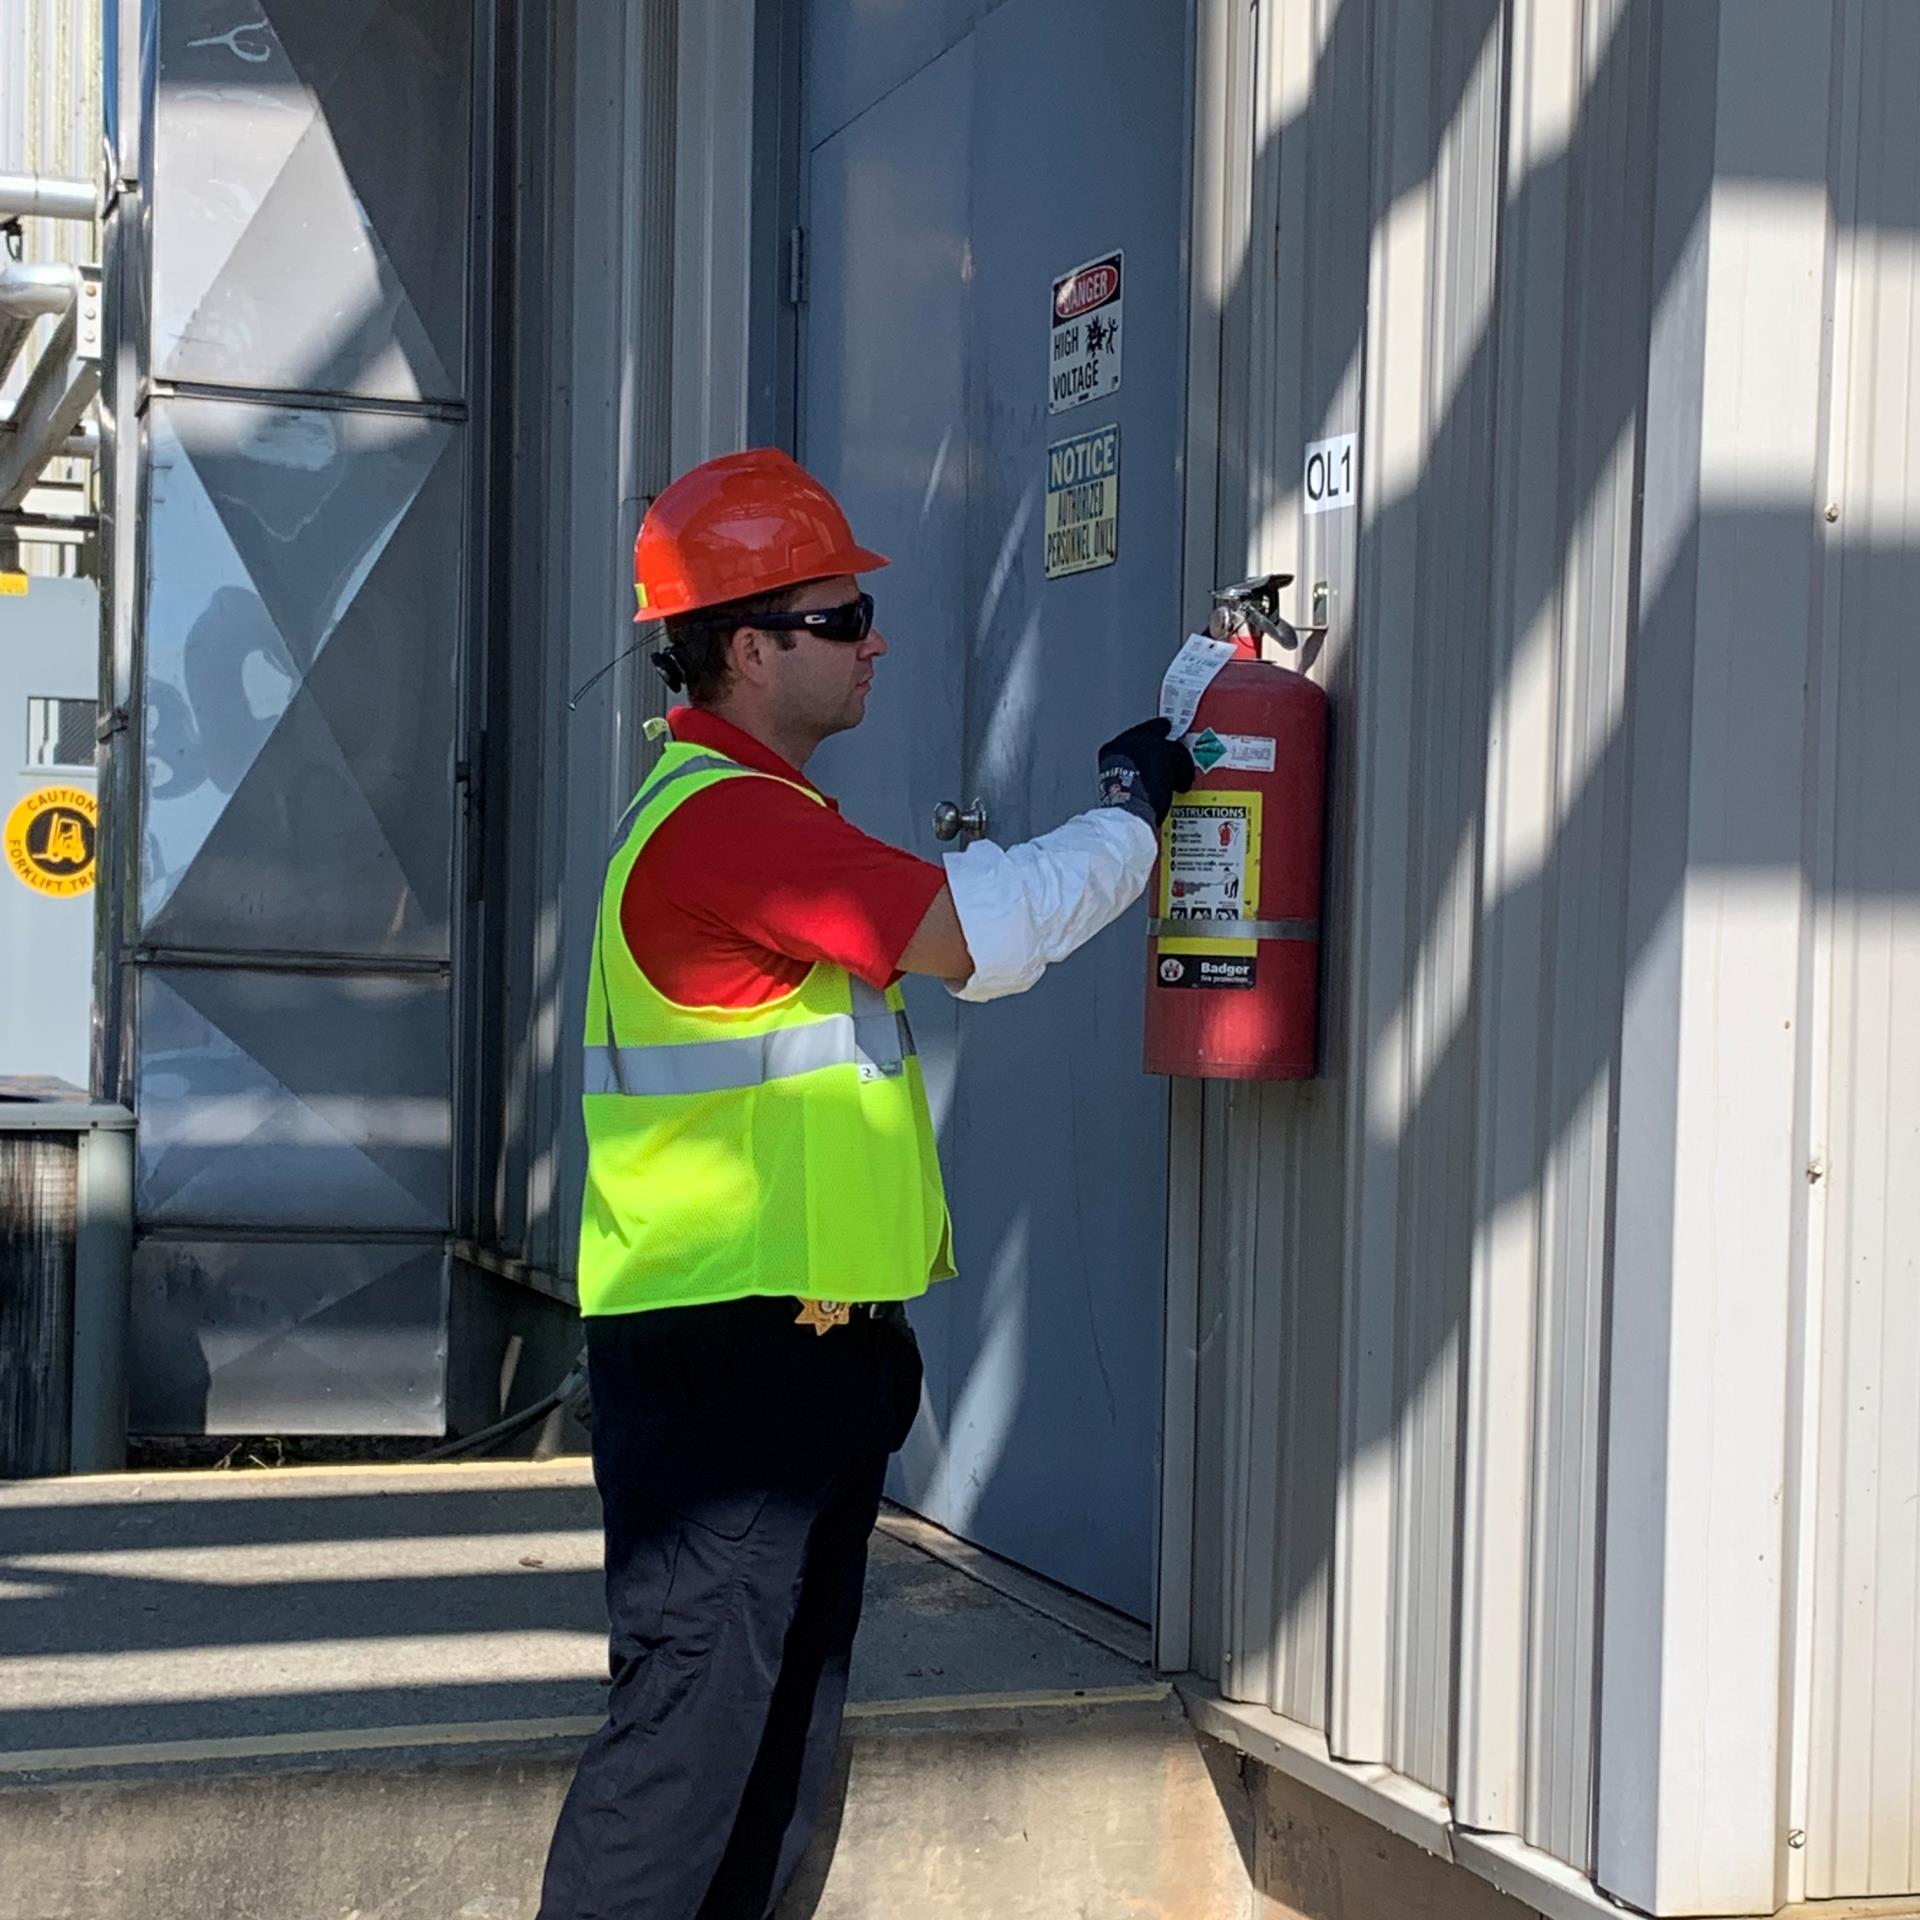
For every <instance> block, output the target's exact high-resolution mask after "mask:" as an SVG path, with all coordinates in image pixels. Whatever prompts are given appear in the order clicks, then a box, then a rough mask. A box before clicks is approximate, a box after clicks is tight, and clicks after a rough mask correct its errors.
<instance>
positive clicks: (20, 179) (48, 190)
mask: <svg viewBox="0 0 1920 1920" xmlns="http://www.w3.org/2000/svg"><path fill="white" fill-rule="evenodd" d="M99 210H100V196H99V194H98V193H97V192H96V191H95V189H94V185H93V182H92V181H91V180H54V179H50V178H48V177H47V176H46V175H45V174H38V173H0V220H10V219H12V218H14V217H15V216H16V215H25V216H26V217H27V218H28V219H32V220H88V221H90V220H92V219H93V217H94V215H95V214H96V213H98V212H99Z"/></svg>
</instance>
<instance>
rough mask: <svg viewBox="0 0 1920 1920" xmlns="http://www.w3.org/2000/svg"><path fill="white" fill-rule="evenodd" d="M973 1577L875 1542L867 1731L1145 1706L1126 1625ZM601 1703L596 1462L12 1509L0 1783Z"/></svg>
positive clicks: (49, 1491) (347, 1472)
mask: <svg viewBox="0 0 1920 1920" xmlns="http://www.w3.org/2000/svg"><path fill="white" fill-rule="evenodd" d="M916 1540H918V1541H924V1542H925V1543H926V1545H927V1546H929V1547H931V1548H933V1549H934V1551H932V1552H930V1551H927V1550H925V1549H924V1548H923V1547H922V1546H920V1545H916V1544H913V1542H915V1541H916ZM936 1552H937V1553H940V1554H942V1555H944V1556H945V1557H944V1558H936V1557H935V1553H936ZM967 1557H968V1550H967V1549H965V1548H964V1547H962V1546H961V1545H960V1544H959V1543H958V1542H952V1541H949V1540H948V1539H947V1537H946V1536H943V1535H939V1534H937V1533H936V1532H935V1530H934V1529H932V1528H928V1527H925V1526H924V1525H922V1524H921V1523H917V1522H914V1521H912V1520H910V1519H908V1518H907V1517H905V1516H900V1517H899V1518H897V1519H890V1520H889V1521H888V1522H886V1523H883V1529H882V1531H880V1532H879V1533H878V1534H876V1536H875V1539H874V1545H873V1553H872V1562H871V1571H870V1573H869V1576H868V1595H867V1610H866V1617H865V1623H864V1625H863V1627H862V1630H861V1637H860V1643H859V1649H858V1655H857V1658H856V1660H855V1663H854V1673H853V1684H852V1699H853V1702H854V1703H855V1705H856V1706H864V1705H872V1704H874V1703H877V1702H880V1701H889V1702H895V1703H898V1702H901V1701H907V1700H919V1699H946V1698H952V1697H954V1696H983V1695H995V1694H1004V1693H1029V1692H1032V1691H1035V1690H1036V1689H1037V1690H1043V1691H1050V1692H1065V1693H1068V1694H1071V1693H1072V1692H1074V1691H1075V1690H1086V1689H1092V1690H1096V1691H1097V1690H1107V1689H1113V1688H1128V1687H1139V1686H1140V1685H1142V1684H1143V1683H1144V1682H1146V1681H1148V1679H1149V1676H1148V1675H1147V1674H1146V1673H1145V1672H1144V1670H1143V1664H1142V1663H1143V1661H1144V1659H1145V1655H1146V1646H1145V1635H1144V1632H1143V1631H1142V1630H1141V1629H1139V1628H1137V1627H1135V1626H1134V1624H1133V1623H1132V1622H1128V1621H1123V1620H1121V1619H1119V1618H1118V1616H1115V1615H1110V1614H1106V1613H1104V1612H1103V1610H1101V1609H1098V1608H1095V1607H1092V1606H1091V1605H1090V1604H1089V1603H1087V1602H1084V1601H1080V1600H1078V1599H1076V1598H1075V1597H1074V1596H1072V1595H1069V1594H1065V1593H1063V1592H1060V1591H1059V1590H1058V1589H1053V1588H1050V1587H1048V1586H1047V1585H1046V1583H1043V1582H1039V1581H1034V1580H1032V1579H1031V1577H1030V1576H1028V1577H1027V1578H1026V1579H1025V1581H1024V1582H1023V1585H1024V1588H1025V1590H1026V1591H1027V1593H1028V1594H1029V1595H1040V1596H1049V1597H1051V1600H1052V1602H1053V1604H1054V1605H1056V1606H1057V1607H1058V1608H1059V1609H1060V1610H1062V1611H1066V1610H1071V1612H1072V1615H1073V1617H1075V1618H1078V1619H1079V1620H1080V1621H1081V1622H1082V1624H1083V1626H1084V1628H1085V1631H1076V1630H1075V1629H1074V1628H1073V1627H1071V1626H1068V1625H1066V1624H1063V1622H1062V1621H1061V1620H1060V1619H1051V1618H1048V1617H1047V1615H1046V1614H1045V1613H1043V1612H1039V1611H1036V1610H1035V1608H1034V1606H1033V1605H1031V1604H1022V1603H1021V1602H1020V1601H1017V1600H1015V1599H1013V1598H1012V1597H1010V1595H1009V1594H1008V1593H1006V1592H1000V1591H996V1590H995V1589H994V1587H992V1586H988V1585H985V1584H982V1582H981V1580H979V1579H977V1578H972V1577H969V1575H968V1574H967V1573H966V1572H963V1571H961V1570H960V1565H957V1564H954V1563H955V1562H959V1563H961V1564H964V1563H965V1561H966V1559H967ZM973 1558H974V1559H975V1560H977V1562H978V1563H979V1565H980V1567H981V1568H982V1570H986V1569H987V1568H988V1567H989V1566H990V1565H992V1564H994V1563H990V1562H989V1561H988V1560H987V1557H986V1556H973ZM989 1577H994V1576H993V1575H991V1574H990V1575H989ZM998 1577H999V1578H1000V1580H1001V1581H1002V1582H1003V1583H1008V1582H1011V1581H1013V1580H1016V1579H1019V1578H1020V1576H1018V1575H1016V1574H1015V1573H1014V1572H1013V1570H1011V1569H1001V1570H1000V1571H999V1574H998ZM1046 1603H1047V1600H1046V1599H1045V1598H1043V1600H1042V1604H1046ZM1089 1634H1098V1635H1100V1636H1101V1638H1103V1639H1105V1640H1106V1641H1107V1642H1108V1644H1106V1645H1102V1644H1100V1641H1099V1640H1098V1639H1095V1638H1091V1637H1089ZM1122 1648H1128V1649H1129V1650H1130V1651H1131V1653H1132V1655H1133V1657H1128V1653H1127V1652H1125V1651H1121V1650H1120V1649H1122ZM605 1679H606V1614H605V1611H604V1608H603V1606H602V1602H601V1597H600V1535H599V1503H598V1500H597V1499H596V1497H595V1495H594V1491H593V1484H592V1480H591V1477H590V1474H589V1472H588V1469H587V1467H586V1464H585V1462H583V1461H558V1462H555V1463H553V1464H550V1465H545V1466H536V1465H529V1464H525V1463H506V1464H502V1465H497V1466H496V1465H486V1464H478V1463H476V1464H471V1465H466V1466H452V1467H440V1468H431V1469H428V1468H398V1467H371V1468H348V1469H339V1468H332V1469H329V1468H315V1469H300V1470H295V1471H277V1472H266V1473H262V1472H243V1473H224V1474H192V1475H165V1474H152V1475H126V1476H111V1477H104V1478H99V1479H80V1480H50V1481H40V1482H32V1483H25V1484H16V1485H13V1486H11V1487H4V1488H0V1777H11V1778H14V1779H18V1778H20V1777H22V1776H26V1775H32V1774H35V1773H42V1772H47V1771H59V1772H65V1773H71V1772H73V1771H74V1770H76V1769H83V1768H88V1767H93V1766H100V1765H111V1766H123V1765H126V1764H130V1763H137V1762H138V1761H139V1760H140V1759H141V1758H142V1757H143V1756H144V1757H145V1758H146V1759H148V1760H153V1761H162V1760H166V1759H168V1758H170V1757H171V1756H172V1755H173V1754H174V1753H175V1752H176V1751H178V1750H182V1749H184V1750H186V1752H187V1753H189V1754H191V1755H193V1756H195V1757H198V1756H202V1755H209V1754H212V1755H220V1756H222V1757H235V1758H237V1757H243V1756H244V1755H245V1754H246V1753H248V1752H249V1751H250V1750H251V1749H252V1748H255V1747H259V1748H260V1750H261V1751H262V1752H263V1753H269V1752H273V1751H280V1752H285V1753H294V1752H298V1751H300V1750H302V1748H304V1747H310V1746H320V1745H326V1746H332V1747H338V1746H341V1745H345V1744H351V1743H352V1741H353V1737H354V1736H356V1735H366V1736H369V1737H370V1739H372V1740H375V1741H378V1742H379V1743H381V1744H385V1743H387V1742H390V1741H391V1740H392V1739H393V1738H394V1737H395V1735H396V1731H397V1730H400V1729H407V1728H421V1729H431V1730H433V1731H434V1733H435V1736H436V1738H438V1739H441V1740H458V1739H460V1738H462V1737H468V1738H470V1737H473V1736H474V1735H476V1734H478V1733H479V1732H481V1731H483V1730H487V1729H495V1728H498V1729H501V1730H503V1731H506V1732H517V1733H525V1732H530V1731H533V1730H535V1729H547V1728H553V1729H555V1730H556V1731H558V1732H560V1733H562V1734H563V1735H564V1734H568V1733H571V1732H572V1731H573V1730H574V1727H575V1724H576V1723H577V1724H578V1725H579V1726H581V1727H585V1726H588V1725H591V1724H592V1723H593V1722H594V1721H595V1720H596V1719H597V1717H598V1715H599V1712H600V1705H601V1689H602V1687H603V1686H604V1683H605ZM268 1743H271V1744H268Z"/></svg>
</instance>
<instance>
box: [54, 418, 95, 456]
mask: <svg viewBox="0 0 1920 1920" xmlns="http://www.w3.org/2000/svg"><path fill="white" fill-rule="evenodd" d="M60 452H61V454H62V456H63V457H64V458H66V459H68V460H97V459H99V457H100V422H99V421H98V420H82V421H81V422H80V424H79V425H78V426H77V427H75V428H74V430H73V431H72V432H71V433H70V434H68V435H67V439H66V444H65V445H64V446H63V447H62V448H61V449H60Z"/></svg>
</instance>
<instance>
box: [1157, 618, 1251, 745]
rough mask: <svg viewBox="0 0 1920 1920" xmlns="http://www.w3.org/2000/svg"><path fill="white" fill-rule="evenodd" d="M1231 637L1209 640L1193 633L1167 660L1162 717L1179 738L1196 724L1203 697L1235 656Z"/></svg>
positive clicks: (1202, 635) (1161, 694)
mask: <svg viewBox="0 0 1920 1920" xmlns="http://www.w3.org/2000/svg"><path fill="white" fill-rule="evenodd" d="M1233 653H1234V647H1233V642H1232V641H1231V640H1209V639H1208V638H1207V636H1206V635H1205V634H1204V633H1190V634H1188V635H1187V638H1186V644H1185V645H1184V646H1182V647H1181V649H1180V651H1179V652H1178V653H1176V654H1175V655H1174V656H1173V658H1172V660H1171V661H1169V662H1168V664H1167V671H1166V673H1165V675H1164V676H1163V677H1162V679H1161V682H1160V717H1161V719H1163V720H1164V721H1166V723H1167V725H1168V726H1169V727H1170V728H1171V729H1172V730H1173V738H1174V739H1176V740H1178V739H1180V738H1181V736H1182V735H1184V734H1185V733H1186V731H1187V730H1188V728H1190V727H1191V726H1192V725H1193V716H1194V715H1195V714H1196V713H1197V712H1199V710H1200V697H1201V695H1202V694H1204V693H1205V692H1206V690H1207V689H1208V688H1209V687H1210V686H1212V685H1213V683H1214V681H1215V679H1216V678H1218V676H1219V673H1220V669H1221V668H1222V667H1224V666H1225V665H1226V664H1227V662H1228V661H1229V660H1231V659H1232V658H1233Z"/></svg>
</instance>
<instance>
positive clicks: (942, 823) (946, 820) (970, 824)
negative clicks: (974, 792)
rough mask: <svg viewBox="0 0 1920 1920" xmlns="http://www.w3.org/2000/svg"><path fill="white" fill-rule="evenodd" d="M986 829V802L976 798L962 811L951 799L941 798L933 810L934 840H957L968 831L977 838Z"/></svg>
mask: <svg viewBox="0 0 1920 1920" xmlns="http://www.w3.org/2000/svg"><path fill="white" fill-rule="evenodd" d="M986 830H987V803H986V802H985V801H984V800H976V801H975V802H974V803H973V805H972V806H970V807H968V808H967V809H966V811H965V812H964V813H963V812H962V811H961V810H960V808H959V807H957V806H956V805H955V804H954V803H953V802H952V801H951V800H942V801H941V802H940V804H939V805H938V806H937V807H935V808H934V810H933V837H934V838H935V839H936V840H957V839H958V838H959V837H960V836H961V834H963V833H968V834H971V835H973V837H974V838H975V839H976V840H977V839H979V838H981V837H982V836H983V835H984V834H985V833H986Z"/></svg>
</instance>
